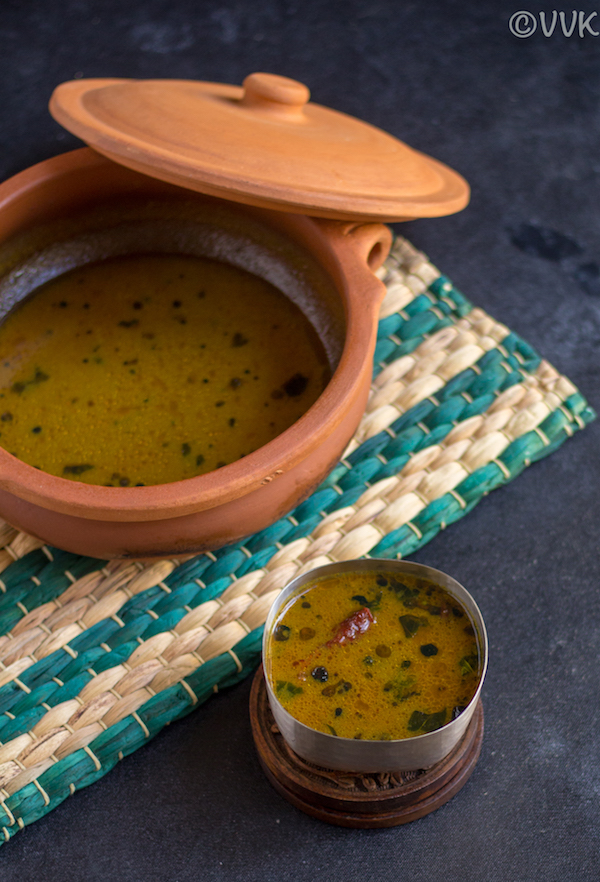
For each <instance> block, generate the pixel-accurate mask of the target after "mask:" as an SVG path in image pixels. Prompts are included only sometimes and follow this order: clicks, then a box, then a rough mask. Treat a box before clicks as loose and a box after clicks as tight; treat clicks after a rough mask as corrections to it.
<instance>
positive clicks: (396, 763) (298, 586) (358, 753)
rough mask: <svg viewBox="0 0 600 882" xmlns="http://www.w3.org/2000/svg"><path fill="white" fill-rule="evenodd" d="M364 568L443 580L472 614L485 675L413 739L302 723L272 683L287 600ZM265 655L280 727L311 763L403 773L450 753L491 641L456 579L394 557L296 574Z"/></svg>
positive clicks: (273, 617)
mask: <svg viewBox="0 0 600 882" xmlns="http://www.w3.org/2000/svg"><path fill="white" fill-rule="evenodd" d="M365 570H371V571H373V570H376V571H379V572H381V571H387V572H393V573H398V574H399V575H402V574H410V575H413V576H418V577H421V578H423V579H429V580H430V581H432V582H435V583H437V584H438V585H441V586H442V587H443V588H445V589H446V591H448V593H449V594H450V595H452V596H453V597H455V598H456V600H457V601H458V602H459V603H460V604H461V606H462V607H463V608H464V609H465V610H466V611H467V613H468V614H469V616H470V618H471V622H472V624H473V627H474V628H475V631H476V634H477V640H478V643H479V651H480V653H481V658H482V669H481V679H480V681H479V685H478V687H477V691H476V692H475V695H474V696H473V698H472V699H471V701H470V702H469V704H468V705H467V707H466V708H465V710H464V711H463V712H462V713H461V714H460V716H458V717H457V718H456V719H455V720H452V721H451V722H450V723H446V725H445V726H442V727H441V729H436V730H435V731H434V732H427V733H426V734H424V735H415V736H414V737H413V738H402V739H398V740H395V741H367V740H364V741H358V740H355V739H354V738H339V737H336V736H334V735H328V734H326V733H325V732H318V731H317V730H316V729H311V728H310V727H309V726H306V725H305V724H304V723H300V722H299V721H298V720H296V719H294V717H292V715H291V714H290V713H288V711H286V710H285V708H284V707H283V706H282V704H281V703H280V701H279V699H278V698H277V696H276V695H275V693H274V691H273V689H272V687H271V682H270V675H269V654H268V644H269V638H270V636H271V632H272V630H273V626H274V624H275V622H276V621H277V618H278V616H279V613H280V611H281V609H282V607H284V606H285V605H286V604H287V602H288V601H289V599H290V598H291V597H292V596H294V595H296V594H301V593H302V590H303V588H304V587H305V585H306V584H307V582H312V581H313V580H314V579H319V578H321V577H323V576H333V575H336V574H337V573H349V572H357V571H360V572H362V571H365ZM263 659H264V664H265V680H266V686H267V694H268V696H269V704H270V705H271V710H272V712H273V716H274V717H275V721H276V723H277V726H278V727H279V730H280V732H281V734H282V735H283V737H284V738H285V740H286V742H287V744H288V745H289V746H290V747H291V748H292V750H294V751H295V752H296V753H297V754H298V755H299V756H301V757H302V758H303V759H305V760H307V761H308V762H311V763H315V764H316V765H318V766H322V767H324V768H327V769H339V770H341V771H348V772H365V773H366V772H400V771H410V770H415V769H426V768H429V766H433V765H434V764H435V763H437V762H439V761H440V760H442V759H443V758H444V757H445V756H447V755H448V754H449V753H450V751H451V750H452V749H453V747H455V746H456V745H457V744H458V742H459V741H460V740H461V738H462V737H463V735H464V734H465V731H466V729H467V727H468V725H469V723H470V721H471V718H472V716H473V713H474V711H475V708H476V706H477V702H478V701H479V696H480V694H481V688H482V686H483V680H484V677H485V672H486V669H487V662H488V641H487V634H486V631H485V625H484V622H483V617H482V615H481V612H480V611H479V607H478V606H477V604H476V603H475V601H474V600H473V598H472V597H471V595H470V594H469V592H468V591H466V590H465V589H464V588H463V586H462V585H460V584H459V583H458V582H457V581H456V580H455V579H452V578H451V577H450V576H448V575H446V573H442V572H441V571H440V570H435V569H433V568H432V567H426V566H424V565H422V564H416V563H405V562H404V561H393V560H374V559H370V560H349V561H344V562H343V563H336V564H330V565H329V566H324V567H318V568H317V569H315V570H311V571H310V572H308V573H304V575H302V576H298V578H297V579H294V580H293V581H292V582H290V584H289V585H287V586H286V587H285V588H284V589H283V591H282V592H281V594H280V595H279V597H278V598H277V600H276V601H275V603H274V604H273V606H272V607H271V610H270V612H269V615H268V616H267V621H266V623H265V631H264V636H263Z"/></svg>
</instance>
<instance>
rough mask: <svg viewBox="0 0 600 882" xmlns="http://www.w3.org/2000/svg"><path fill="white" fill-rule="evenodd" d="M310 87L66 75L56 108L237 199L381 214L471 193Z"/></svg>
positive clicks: (455, 203) (129, 150)
mask: <svg viewBox="0 0 600 882" xmlns="http://www.w3.org/2000/svg"><path fill="white" fill-rule="evenodd" d="M309 97H310V93H309V91H308V89H307V87H306V86H304V85H303V84H302V83H299V82H296V80H290V79H288V78H286V77H280V76H275V75H274V74H266V73H253V74H251V75H250V76H248V77H246V79H245V80H244V85H243V87H239V86H229V85H224V84H222V83H205V82H196V81H193V80H127V79H90V80H73V81H71V82H68V83H63V84H62V85H60V86H58V87H57V89H55V91H54V94H53V95H52V99H51V101H50V112H51V113H52V115H53V116H54V118H55V119H56V120H57V121H58V122H59V123H61V124H62V125H63V126H65V128H67V129H68V130H69V131H70V132H72V133H73V134H75V135H77V136H78V137H80V138H81V139H82V140H83V141H85V142H87V143H88V144H89V145H90V146H91V147H93V148H94V149H95V150H97V151H98V152H99V153H102V154H104V155H105V156H107V157H109V158H110V159H112V160H114V161H115V162H118V163H120V164H121V165H125V166H127V167H129V168H132V169H135V170H136V171H140V172H143V173H144V174H147V175H150V176H152V177H155V178H159V179H161V180H163V181H168V182H170V183H173V184H178V185H179V186H183V187H186V188H188V189H191V190H198V191H200V192H202V193H208V194H210V195H213V196H220V197H222V198H225V199H230V200H233V201H235V202H244V203H249V204H251V205H259V206H262V207H265V208H276V209H279V210H283V211H289V212H296V213H300V214H309V215H315V216H317V217H326V218H341V219H351V220H380V221H395V220H403V219H407V218H415V217H435V216H438V215H444V214H452V213H453V212H455V211H459V210H460V209H461V208H464V206H465V205H466V204H467V202H468V199H469V187H468V185H467V183H466V182H465V181H464V179H463V178H462V177H461V176H460V175H458V174H457V173H456V172H454V171H452V170H451V169H449V168H448V167H447V166H445V165H442V163H440V162H437V161H436V160H434V159H431V158H430V157H429V156H425V155H424V154H423V153H419V152H417V151H416V150H413V149H411V148H410V147H408V146H407V145H406V144H404V143H403V142H402V141H399V140H397V139H396V138H394V137H392V136H391V135H388V134H387V133H386V132H383V131H382V130H381V129H377V128H375V127H374V126H371V125H369V124H368V123H365V122H361V121H360V120H357V119H354V118H353V117H351V116H347V115H346V114H343V113H338V112H337V111H335V110H330V109H329V108H327V107H321V106H320V105H319V104H313V103H312V102H309Z"/></svg>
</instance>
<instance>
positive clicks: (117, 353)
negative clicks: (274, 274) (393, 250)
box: [0, 254, 330, 487]
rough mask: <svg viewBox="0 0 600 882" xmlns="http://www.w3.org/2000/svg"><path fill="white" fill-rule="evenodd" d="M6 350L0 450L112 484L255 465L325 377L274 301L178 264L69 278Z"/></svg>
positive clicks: (264, 290) (120, 262)
mask: <svg viewBox="0 0 600 882" xmlns="http://www.w3.org/2000/svg"><path fill="white" fill-rule="evenodd" d="M0 353H1V355H0V445H1V446H2V447H4V448H5V449H7V450H8V451H10V452H11V453H13V454H14V455H15V456H17V457H18V458H19V459H22V460H23V461H25V462H27V463H29V464H30V465H36V466H38V467H39V468H41V469H42V470H43V471H46V472H49V473H50V474H53V475H59V476H61V477H64V478H69V479H71V480H76V481H84V482H87V483H90V484H105V485H108V486H115V487H126V486H142V485H145V484H162V483H168V482H171V481H178V480H182V479H184V478H189V477H193V476H194V475H199V474H203V473H205V472H209V471H212V470H214V469H216V468H221V467H223V466H224V465H227V464H228V463H231V462H234V461H235V460H238V459H240V458H241V457H243V456H246V455H248V454H249V453H251V452H252V451H254V450H256V449H257V448H259V447H262V446H263V445H264V444H266V443H267V442H269V441H271V440H272V439H273V438H275V437H276V436H277V435H279V434H281V432H283V431H284V430H285V429H287V428H288V427H289V426H290V425H291V424H292V423H294V422H295V421H296V420H297V419H298V418H299V417H300V416H301V415H302V414H303V413H304V412H305V411H306V410H308V408H309V407H310V406H311V405H312V404H313V403H314V402H315V400H316V399H317V398H318V396H319V395H320V394H321V392H322V391H323V389H324V388H325V386H326V384H327V382H328V381H329V378H330V370H329V366H328V362H327V357H326V354H325V351H324V348H323V345H322V343H321V341H320V340H319V338H318V336H317V334H316V332H315V331H314V329H313V327H312V325H311V324H310V323H309V321H308V319H307V318H306V317H305V316H304V314H303V313H302V312H301V310H300V309H299V308H298V307H297V306H296V305H295V304H293V303H292V302H291V301H290V300H289V299H288V298H287V297H285V296H284V295H283V294H282V293H281V292H280V291H278V290H277V289H276V288H274V287H273V286H272V285H270V284H269V283H268V282H265V281H264V280H262V279H260V278H258V277H256V276H253V275H251V274H250V273H247V272H245V271H243V270H241V269H237V268H235V267H232V266H228V265H225V264H221V263H218V262H216V261H212V260H208V259H203V258H199V257H189V256H182V255H167V254H144V255H137V256H130V257H123V258H113V259H110V260H106V261H103V262H100V263H96V264H90V265H87V266H84V267H81V268H79V269H76V270H73V271H71V272H69V273H65V274H64V275H62V276H60V277H59V278H57V279H55V280H53V281H51V282H49V283H47V284H46V285H44V286H42V287H40V288H39V289H37V291H35V292H34V293H33V294H32V295H31V296H30V297H29V298H28V299H27V300H25V301H24V302H23V303H21V304H20V305H19V306H18V307H17V308H15V309H14V310H13V311H12V312H11V313H9V314H8V316H7V317H6V319H5V320H4V321H3V322H2V324H1V325H0ZM266 408H268V410H266Z"/></svg>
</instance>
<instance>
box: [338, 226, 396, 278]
mask: <svg viewBox="0 0 600 882" xmlns="http://www.w3.org/2000/svg"><path fill="white" fill-rule="evenodd" d="M342 232H343V235H344V236H347V237H348V240H349V241H351V242H352V245H353V249H354V251H355V253H356V254H358V256H359V257H361V258H362V260H364V262H365V263H366V264H367V266H368V267H369V269H370V270H371V272H375V271H376V270H378V269H379V267H380V266H381V264H382V263H383V261H384V260H385V259H386V257H387V256H388V254H389V252H390V248H391V247H392V232H391V230H390V228H389V227H386V226H384V224H378V223H374V224H369V223H363V224H360V223H359V224H356V223H355V224H346V225H345V228H344V229H343V230H342Z"/></svg>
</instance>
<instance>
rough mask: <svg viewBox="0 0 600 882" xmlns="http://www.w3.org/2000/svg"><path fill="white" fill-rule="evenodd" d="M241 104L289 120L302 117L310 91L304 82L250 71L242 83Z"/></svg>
mask: <svg viewBox="0 0 600 882" xmlns="http://www.w3.org/2000/svg"><path fill="white" fill-rule="evenodd" d="M243 86H244V95H243V97H242V100H241V103H242V106H244V107H248V108H249V109H250V110H253V111H259V112H266V113H269V114H272V115H275V116H279V117H281V118H283V119H286V120H290V121H298V120H301V119H303V118H304V105H305V104H307V103H308V101H309V99H310V91H309V89H308V87H307V86H305V85H304V83H299V82H298V81H297V80H291V79H289V77H280V76H277V74H268V73H252V74H250V75H249V76H247V77H246V79H245V80H244V83H243Z"/></svg>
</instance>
